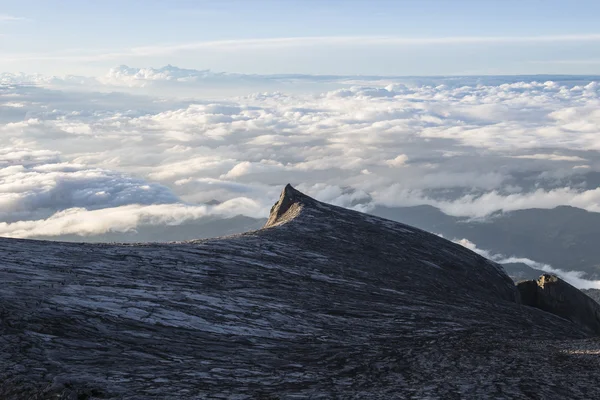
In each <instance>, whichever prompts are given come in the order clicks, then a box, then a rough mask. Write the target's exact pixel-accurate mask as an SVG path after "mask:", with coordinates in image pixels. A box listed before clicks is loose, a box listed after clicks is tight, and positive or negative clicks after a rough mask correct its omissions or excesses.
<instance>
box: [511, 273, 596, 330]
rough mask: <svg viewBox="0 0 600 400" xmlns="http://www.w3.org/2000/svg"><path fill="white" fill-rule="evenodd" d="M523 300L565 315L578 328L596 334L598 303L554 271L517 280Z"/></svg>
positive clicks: (527, 303)
mask: <svg viewBox="0 0 600 400" xmlns="http://www.w3.org/2000/svg"><path fill="white" fill-rule="evenodd" d="M517 288H518V289H519V292H520V293H521V299H522V302H523V304H525V305H528V306H531V307H536V308H539V309H541V310H544V311H547V312H549V313H552V314H556V315H558V316H560V317H563V318H565V319H568V320H569V321H571V322H573V323H574V324H576V325H577V326H579V327H580V328H581V329H583V330H586V331H588V332H590V333H592V334H596V335H600V305H599V304H598V303H596V302H595V301H594V300H592V299H591V298H590V297H588V296H587V295H586V294H584V293H583V292H581V291H580V290H579V289H577V288H575V287H573V286H571V285H570V284H568V283H567V282H565V281H563V280H562V279H560V278H558V277H557V276H556V275H550V274H544V275H542V276H540V277H539V278H538V279H537V280H535V281H534V280H530V281H523V282H519V283H518V284H517Z"/></svg>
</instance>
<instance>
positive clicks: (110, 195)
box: [0, 66, 600, 240]
mask: <svg viewBox="0 0 600 400" xmlns="http://www.w3.org/2000/svg"><path fill="white" fill-rule="evenodd" d="M221 86H222V87H223V88H226V90H225V89H223V92H219V87H221ZM215 93H217V94H215ZM225 94H226V95H225ZM599 106H600V84H599V83H598V78H594V77H466V78H460V77H452V78H394V77H311V76H256V75H252V76H249V75H239V74H220V73H212V72H210V71H196V70H183V69H179V68H176V67H171V66H169V67H165V68H161V69H151V68H146V69H136V68H129V67H124V66H122V67H119V68H115V69H113V70H111V71H110V72H109V73H108V74H107V75H106V76H104V77H98V78H96V77H73V76H70V77H46V76H41V75H24V74H0V236H7V237H20V238H30V237H48V238H52V237H58V236H61V235H66V234H68V235H81V236H87V235H96V234H103V233H106V232H127V231H132V230H136V229H140V228H143V226H156V225H178V224H182V223H184V222H189V221H194V220H198V219H202V218H206V217H209V216H220V217H224V218H227V217H232V216H235V215H245V216H249V217H255V218H258V217H265V216H267V214H268V211H269V208H270V206H271V205H272V203H273V202H274V201H275V200H276V199H277V197H278V194H279V192H280V190H281V188H282V187H283V185H284V184H286V183H288V182H289V183H292V184H293V185H296V186H297V187H298V188H299V189H300V190H302V191H305V192H306V193H308V194H310V195H312V196H315V197H316V198H318V199H320V200H323V201H327V202H331V203H334V204H337V205H341V206H344V207H351V208H354V209H357V210H361V211H369V210H370V209H371V208H372V207H374V206H375V205H385V206H389V207H396V206H398V207H402V206H412V205H419V204H429V205H433V206H435V207H438V208H440V209H441V210H442V211H444V212H445V213H447V214H449V215H454V216H466V217H472V218H485V217H486V216H488V215H490V214H492V213H496V212H506V211H511V210H518V209H525V208H553V207H556V206H559V205H571V206H575V207H579V208H582V209H585V210H588V211H593V212H600V187H599V186H600V153H599V151H600V107H599ZM213 200H216V201H213ZM165 239H166V240H168V238H165Z"/></svg>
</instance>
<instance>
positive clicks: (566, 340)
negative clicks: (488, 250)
mask: <svg viewBox="0 0 600 400" xmlns="http://www.w3.org/2000/svg"><path fill="white" fill-rule="evenodd" d="M0 282H2V283H1V284H0V398H2V399H46V398H58V399H71V398H73V399H76V398H88V399H91V398H118V399H148V398H156V399H198V398H223V399H224V398H228V399H229V398H235V399H279V398H281V399H285V398H311V399H329V398H360V399H367V398H386V399H391V398H443V399H452V398H477V399H484V398H553V399H560V398H587V399H589V398H598V397H600V383H599V382H600V373H599V372H598V371H599V370H598V361H597V360H598V359H597V353H598V352H600V343H598V342H597V341H596V339H593V338H591V336H589V333H588V332H587V331H586V330H584V329H581V328H580V327H579V326H578V325H576V324H573V323H572V322H570V321H568V320H566V319H564V318H560V317H558V316H555V315H552V314H550V313H547V312H544V311H541V310H539V309H536V308H533V307H528V306H524V305H523V304H521V302H520V296H519V292H518V290H517V288H516V287H515V286H514V284H513V283H512V282H511V280H510V279H509V277H508V276H507V275H506V274H505V273H504V271H503V270H502V269H501V268H500V267H499V266H498V265H497V264H495V263H493V262H490V261H488V260H486V259H484V258H483V257H481V256H479V255H477V254H475V253H473V252H471V251H469V250H468V249H466V248H464V247H462V246H460V245H457V244H454V243H452V242H449V241H447V240H444V239H442V238H440V237H438V236H435V235H432V234H429V233H426V232H424V231H421V230H418V229H415V228H412V227H410V226H406V225H403V224H400V223H396V222H391V221H388V220H384V219H380V218H376V217H373V216H368V215H365V214H361V213H358V212H354V211H349V210H346V209H343V208H339V207H334V206H331V205H327V204H324V203H321V202H318V201H316V200H314V199H312V198H310V197H308V196H306V195H304V194H302V193H300V192H298V191H297V190H295V189H294V188H292V187H291V186H287V187H286V188H285V189H284V191H283V193H282V196H281V198H280V200H279V201H278V202H277V203H276V204H275V206H274V207H273V210H272V213H271V216H270V218H269V221H268V222H267V224H266V226H265V228H263V229H261V230H258V231H255V232H249V233H246V234H242V235H237V236H230V237H225V238H216V239H210V240H201V241H191V242H185V243H169V244H139V245H105V244H67V243H52V242H38V241H24V240H14V239H12V240H11V239H2V240H0Z"/></svg>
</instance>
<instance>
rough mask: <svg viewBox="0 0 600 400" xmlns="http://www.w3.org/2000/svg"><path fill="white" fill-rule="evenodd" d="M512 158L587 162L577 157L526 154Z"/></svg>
mask: <svg viewBox="0 0 600 400" xmlns="http://www.w3.org/2000/svg"><path fill="white" fill-rule="evenodd" d="M510 157H512V158H526V159H530V160H550V161H575V162H581V161H587V160H586V159H585V158H582V157H578V156H564V155H560V154H527V155H523V156H510Z"/></svg>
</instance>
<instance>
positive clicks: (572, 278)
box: [453, 239, 600, 289]
mask: <svg viewBox="0 0 600 400" xmlns="http://www.w3.org/2000/svg"><path fill="white" fill-rule="evenodd" d="M453 241H454V242H455V243H458V244H460V245H462V246H464V247H466V248H467V249H469V250H472V251H474V252H475V253H477V254H479V255H481V256H483V257H485V258H487V259H489V260H492V261H495V262H497V263H499V264H509V263H522V264H525V265H527V266H529V267H531V268H533V269H538V270H540V271H543V272H547V273H550V274H555V275H557V276H559V277H560V278H562V279H564V280H565V281H566V282H568V283H570V284H571V285H573V286H575V287H576V288H579V289H600V280H591V279H585V278H584V276H585V272H582V271H564V270H562V269H558V268H554V267H552V266H551V265H548V264H545V263H540V262H537V261H534V260H531V259H529V258H526V257H515V256H510V257H507V256H504V255H502V254H493V253H491V252H490V251H487V250H484V249H480V248H479V247H477V245H476V244H475V243H473V242H471V241H470V240H468V239H460V240H453ZM540 275H541V274H540Z"/></svg>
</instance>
